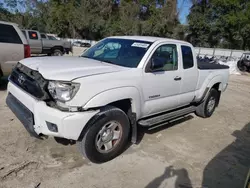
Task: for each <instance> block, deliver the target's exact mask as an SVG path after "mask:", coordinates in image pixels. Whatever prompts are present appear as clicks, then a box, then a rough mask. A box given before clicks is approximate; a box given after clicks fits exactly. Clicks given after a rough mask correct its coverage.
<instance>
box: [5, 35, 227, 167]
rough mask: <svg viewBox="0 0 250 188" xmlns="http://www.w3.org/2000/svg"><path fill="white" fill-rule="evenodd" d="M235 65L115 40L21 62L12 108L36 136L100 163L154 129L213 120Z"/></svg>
mask: <svg viewBox="0 0 250 188" xmlns="http://www.w3.org/2000/svg"><path fill="white" fill-rule="evenodd" d="M228 77H229V70H228V67H227V66H223V65H216V64H206V63H203V64H200V63H198V64H197V61H196V55H195V51H194V48H193V46H192V45H191V44H189V43H187V42H184V41H178V40H171V39H166V38H156V37H142V36H121V37H108V38H105V39H103V40H101V41H99V42H98V43H97V44H96V45H94V46H93V47H91V48H89V49H88V50H87V51H85V52H84V53H83V55H82V56H80V57H39V58H28V59H24V60H22V61H20V63H18V64H17V66H16V67H15V69H14V70H13V72H12V74H11V76H10V77H9V84H8V96H7V99H6V102H7V104H8V106H9V108H10V109H11V110H12V111H13V113H14V114H15V115H16V116H17V117H18V118H19V120H20V121H21V122H22V123H23V124H24V126H25V128H26V129H27V131H28V132H29V133H30V134H31V135H32V136H35V137H38V138H41V137H42V136H44V135H47V136H53V137H56V138H65V139H67V140H69V141H72V140H73V141H77V144H78V146H79V148H80V150H81V152H82V154H83V155H84V156H85V157H86V158H88V159H89V160H90V161H92V162H94V163H102V162H106V161H109V160H111V159H113V158H115V157H116V156H118V155H119V154H120V153H121V152H122V151H123V150H124V148H126V146H127V144H128V143H129V142H130V141H131V142H132V143H136V141H137V128H138V126H143V127H151V126H155V125H157V126H158V125H160V124H162V123H166V122H168V121H170V120H172V119H174V118H177V117H181V116H185V115H187V114H189V113H192V112H195V113H196V115H198V116H200V117H203V118H207V117H210V116H211V115H212V114H213V112H214V110H215V108H216V107H217V106H218V104H219V100H220V96H221V92H223V91H225V90H226V88H227V85H228Z"/></svg>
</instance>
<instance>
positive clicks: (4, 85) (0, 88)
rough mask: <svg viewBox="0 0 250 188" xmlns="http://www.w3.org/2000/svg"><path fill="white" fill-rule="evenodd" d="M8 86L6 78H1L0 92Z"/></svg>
mask: <svg viewBox="0 0 250 188" xmlns="http://www.w3.org/2000/svg"><path fill="white" fill-rule="evenodd" d="M7 85H8V78H6V77H3V78H0V91H5V90H6V89H7Z"/></svg>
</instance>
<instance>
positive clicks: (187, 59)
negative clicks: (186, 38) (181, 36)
mask: <svg viewBox="0 0 250 188" xmlns="http://www.w3.org/2000/svg"><path fill="white" fill-rule="evenodd" d="M181 52H182V63H183V69H189V68H192V67H193V66H194V57H193V51H192V48H191V47H189V46H184V45H182V46H181Z"/></svg>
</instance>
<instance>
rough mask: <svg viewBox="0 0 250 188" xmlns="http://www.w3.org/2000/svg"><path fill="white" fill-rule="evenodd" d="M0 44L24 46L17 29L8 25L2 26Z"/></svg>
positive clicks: (0, 28)
mask: <svg viewBox="0 0 250 188" xmlns="http://www.w3.org/2000/svg"><path fill="white" fill-rule="evenodd" d="M0 42H2V43H14V44H22V40H21V39H20V37H19V35H18V33H17V32H16V30H15V28H14V27H13V26H12V25H7V24H0Z"/></svg>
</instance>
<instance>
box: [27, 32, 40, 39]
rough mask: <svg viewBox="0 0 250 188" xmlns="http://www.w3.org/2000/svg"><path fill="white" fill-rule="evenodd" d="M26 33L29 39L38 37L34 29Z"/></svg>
mask: <svg viewBox="0 0 250 188" xmlns="http://www.w3.org/2000/svg"><path fill="white" fill-rule="evenodd" d="M28 34H29V38H30V39H32V40H37V39H38V35H37V32H35V31H28Z"/></svg>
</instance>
